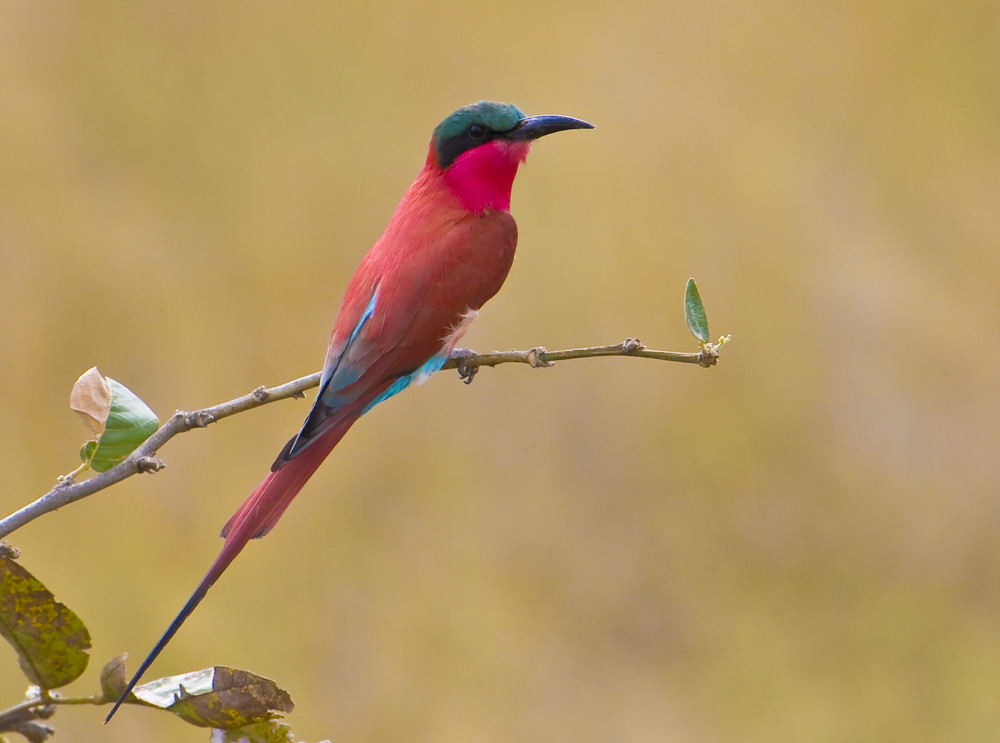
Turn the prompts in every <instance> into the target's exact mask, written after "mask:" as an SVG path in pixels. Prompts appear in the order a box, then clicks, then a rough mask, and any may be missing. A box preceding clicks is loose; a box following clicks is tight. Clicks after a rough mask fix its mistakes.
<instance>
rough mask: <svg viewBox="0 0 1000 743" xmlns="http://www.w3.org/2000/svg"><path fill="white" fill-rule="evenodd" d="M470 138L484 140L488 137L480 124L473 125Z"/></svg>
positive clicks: (470, 129) (470, 128)
mask: <svg viewBox="0 0 1000 743" xmlns="http://www.w3.org/2000/svg"><path fill="white" fill-rule="evenodd" d="M469 136H470V137H472V138H473V139H482V138H483V137H485V136H486V130H485V129H484V128H483V127H481V126H480V125H479V124H473V125H472V126H470V127H469Z"/></svg>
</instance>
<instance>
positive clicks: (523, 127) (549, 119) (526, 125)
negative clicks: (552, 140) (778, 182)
mask: <svg viewBox="0 0 1000 743" xmlns="http://www.w3.org/2000/svg"><path fill="white" fill-rule="evenodd" d="M593 128H594V125H593V124H589V123H587V122H586V121H584V120H583V119H574V118H573V117H572V116H559V115H556V114H545V115H543V116H525V117H524V118H523V119H521V120H520V121H519V122H517V126H515V127H514V128H513V129H511V130H510V131H509V132H504V133H503V135H502V137H503V138H504V139H508V140H510V141H511V142H526V141H529V140H532V139H538V138H539V137H544V136H545V135H546V134H553V133H555V132H564V131H566V130H567V129H593Z"/></svg>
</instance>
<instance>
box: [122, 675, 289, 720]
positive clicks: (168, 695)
mask: <svg viewBox="0 0 1000 743" xmlns="http://www.w3.org/2000/svg"><path fill="white" fill-rule="evenodd" d="M133 693H134V694H135V697H136V699H137V701H138V702H139V703H141V704H146V705H149V706H152V707H159V708H160V709H165V710H168V711H170V712H173V713H174V714H175V715H177V716H178V717H180V718H181V719H183V720H185V721H186V722H189V723H191V724H192V725H198V726H200V727H210V728H221V729H224V730H235V729H237V728H243V727H246V726H248V725H253V724H255V723H258V722H261V721H264V720H270V719H271V718H273V717H274V715H275V713H278V712H291V711H292V709H293V708H294V706H295V705H294V704H293V703H292V698H291V697H290V696H289V695H288V692H287V691H285V690H284V689H281V688H279V687H278V685H277V684H275V683H274V682H273V681H271V680H270V679H266V678H264V677H263V676H257V675H256V674H253V673H250V672H249V671H241V670H239V669H236V668H227V667H226V666H215V667H214V668H206V669H204V670H201V671H193V672H192V673H185V674H181V675H180V676H169V677H167V678H162V679H157V680H156V681H152V682H150V683H148V684H143V685H142V686H137V687H136V688H135V690H134V692H133Z"/></svg>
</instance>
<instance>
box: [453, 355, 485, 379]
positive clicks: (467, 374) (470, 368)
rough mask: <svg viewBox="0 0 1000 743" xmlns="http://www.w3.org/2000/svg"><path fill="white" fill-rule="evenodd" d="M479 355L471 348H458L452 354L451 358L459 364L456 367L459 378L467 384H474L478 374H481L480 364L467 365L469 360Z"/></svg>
mask: <svg viewBox="0 0 1000 743" xmlns="http://www.w3.org/2000/svg"><path fill="white" fill-rule="evenodd" d="M478 355H479V354H477V353H476V352H475V351H473V350H472V349H471V348H456V349H454V350H452V352H451V358H452V359H455V360H456V361H457V362H458V366H456V367H455V369H456V370H457V371H458V378H459V379H461V380H462V381H463V382H465V384H472V380H473V379H475V378H476V374H477V373H478V372H479V366H478V364H469V363H467V362H468V360H469V359H471V358H473V357H475V356H478Z"/></svg>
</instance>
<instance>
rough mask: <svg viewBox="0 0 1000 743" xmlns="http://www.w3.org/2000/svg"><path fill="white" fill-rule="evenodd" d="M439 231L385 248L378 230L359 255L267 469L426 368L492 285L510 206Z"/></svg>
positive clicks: (510, 237)
mask: <svg viewBox="0 0 1000 743" xmlns="http://www.w3.org/2000/svg"><path fill="white" fill-rule="evenodd" d="M439 235H440V236H439V237H438V238H436V239H433V240H427V241H422V244H419V245H415V244H412V243H411V244H408V245H402V246H399V245H397V246H396V248H395V249H393V250H391V251H390V250H389V249H387V247H386V246H385V244H384V240H385V239H383V240H381V241H379V243H376V245H375V246H374V247H373V248H372V250H371V251H370V252H369V254H368V256H366V258H365V260H364V261H363V262H362V264H361V266H360V267H359V269H358V271H357V272H356V273H355V275H354V278H353V279H352V280H351V283H350V285H349V286H348V290H347V293H346V295H345V300H344V304H343V306H342V308H341V311H340V314H339V315H338V318H337V322H336V323H335V325H334V330H333V334H332V337H331V339H330V347H329V350H328V352H327V358H326V363H325V364H324V367H323V374H322V377H321V380H320V389H319V394H318V395H317V398H316V401H315V403H314V404H313V407H312V410H311V411H310V412H309V416H308V417H307V418H306V421H305V423H304V425H303V427H302V430H301V431H300V432H299V434H298V435H297V436H295V437H294V438H293V439H292V440H291V441H289V443H288V445H287V446H286V447H285V449H284V450H283V451H282V452H281V454H280V455H279V456H278V458H277V460H275V463H274V465H273V467H272V469H278V468H280V467H281V466H283V464H284V463H286V462H288V461H289V460H291V459H292V458H293V457H295V456H296V455H298V454H299V453H300V452H301V451H302V450H303V449H305V448H306V447H307V446H309V445H310V444H311V443H312V442H313V441H315V440H316V439H317V438H318V437H320V436H322V435H323V433H324V432H326V431H327V430H329V429H330V428H331V427H333V426H336V425H337V424H338V423H341V422H342V421H344V420H346V419H348V418H357V417H358V416H360V415H362V414H364V412H366V411H367V410H368V409H369V408H371V407H372V406H373V405H375V404H377V403H378V402H381V401H382V400H384V399H386V398H387V397H390V396H392V395H393V394H395V393H396V392H399V391H400V390H402V389H404V388H405V387H406V386H407V385H408V384H409V382H410V381H411V379H413V378H414V377H415V376H417V375H419V374H420V373H421V372H422V371H424V372H426V371H434V370H435V369H433V368H429V367H428V368H425V365H427V364H428V362H431V364H433V363H434V359H435V357H436V356H437V355H438V354H439V353H440V352H441V351H442V348H443V346H444V344H445V339H446V338H447V337H448V335H449V334H450V333H451V332H452V331H453V330H454V329H455V328H456V327H457V326H458V325H459V323H460V322H461V321H462V317H463V316H464V315H465V314H466V313H467V312H468V311H469V310H478V309H479V308H480V307H481V306H482V305H483V304H484V303H485V302H486V301H487V300H488V299H489V298H490V297H492V296H493V295H494V294H496V292H497V291H498V290H499V289H500V286H501V285H502V284H503V281H504V279H505V278H506V277H507V272H508V271H509V270H510V265H511V262H512V261H513V258H514V248H515V246H516V244H517V227H516V226H515V224H514V220H513V218H512V217H511V216H510V214H508V213H507V212H498V211H497V212H485V213H482V214H475V215H474V214H469V215H467V216H465V217H463V218H462V219H459V220H457V221H455V222H453V223H452V224H451V226H450V228H449V229H446V230H443V231H440V232H439ZM449 350H450V349H449ZM443 362H444V359H440V363H443ZM438 366H440V364H438Z"/></svg>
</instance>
